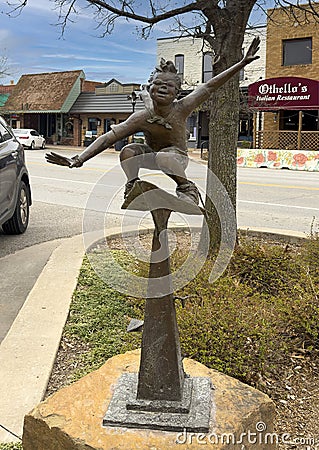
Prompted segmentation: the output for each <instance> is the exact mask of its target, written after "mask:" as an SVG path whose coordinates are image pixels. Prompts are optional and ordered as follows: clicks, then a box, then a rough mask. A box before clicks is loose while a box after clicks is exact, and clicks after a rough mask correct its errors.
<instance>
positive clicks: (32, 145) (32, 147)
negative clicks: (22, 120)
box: [30, 141, 35, 150]
mask: <svg viewBox="0 0 319 450" xmlns="http://www.w3.org/2000/svg"><path fill="white" fill-rule="evenodd" d="M34 149H35V143H34V141H32V142H31V145H30V150H34Z"/></svg>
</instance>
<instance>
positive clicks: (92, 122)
mask: <svg viewBox="0 0 319 450" xmlns="http://www.w3.org/2000/svg"><path fill="white" fill-rule="evenodd" d="M97 122H98V119H97V118H96V117H89V123H88V131H92V135H93V136H95V135H96V134H97Z"/></svg>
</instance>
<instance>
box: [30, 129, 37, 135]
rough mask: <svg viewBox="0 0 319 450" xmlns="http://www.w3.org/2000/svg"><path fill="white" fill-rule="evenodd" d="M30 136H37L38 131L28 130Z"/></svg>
mask: <svg viewBox="0 0 319 450" xmlns="http://www.w3.org/2000/svg"><path fill="white" fill-rule="evenodd" d="M30 134H31V136H39V133H38V132H37V131H34V130H32V131H31V132H30Z"/></svg>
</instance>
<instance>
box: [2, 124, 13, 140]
mask: <svg viewBox="0 0 319 450" xmlns="http://www.w3.org/2000/svg"><path fill="white" fill-rule="evenodd" d="M9 139H12V135H11V133H10V131H9V130H8V129H7V128H6V127H4V126H3V125H2V123H0V142H4V141H8V140H9Z"/></svg>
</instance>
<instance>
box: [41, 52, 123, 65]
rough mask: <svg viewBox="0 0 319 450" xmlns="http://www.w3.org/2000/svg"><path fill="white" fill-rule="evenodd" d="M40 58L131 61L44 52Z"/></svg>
mask: <svg viewBox="0 0 319 450" xmlns="http://www.w3.org/2000/svg"><path fill="white" fill-rule="evenodd" d="M41 57H42V58H60V59H76V60H81V61H101V62H114V63H131V62H132V61H131V60H129V59H111V58H98V57H92V56H86V55H67V54H61V53H57V54H45V55H41Z"/></svg>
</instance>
